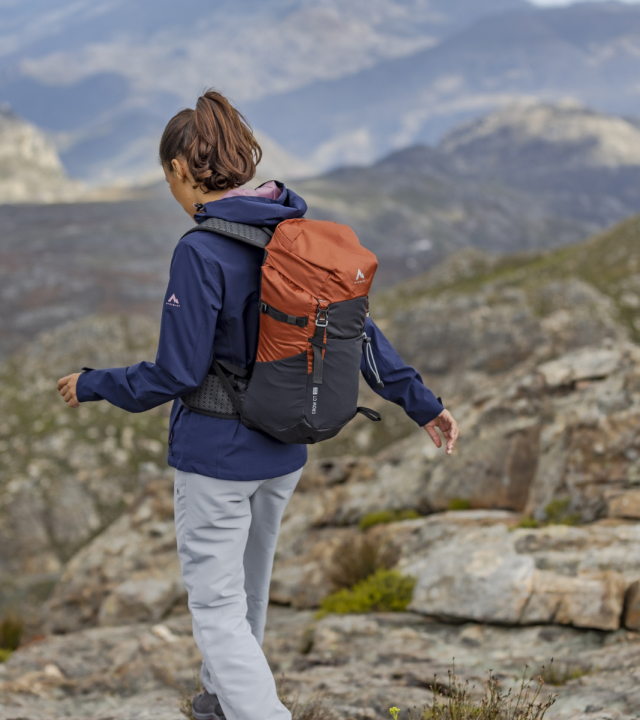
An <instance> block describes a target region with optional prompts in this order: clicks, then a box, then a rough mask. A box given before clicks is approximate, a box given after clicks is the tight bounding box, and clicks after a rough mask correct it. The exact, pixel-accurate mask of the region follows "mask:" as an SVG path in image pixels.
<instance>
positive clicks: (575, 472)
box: [45, 344, 640, 631]
mask: <svg viewBox="0 0 640 720" xmlns="http://www.w3.org/2000/svg"><path fill="white" fill-rule="evenodd" d="M638 378H640V350H638V348H637V347H636V346H634V345H630V344H621V345H615V346H611V347H609V348H595V349H588V348H587V349H582V350H579V351H576V352H572V353H568V354H567V355H564V356H562V357H561V358H559V359H557V360H554V361H551V362H546V363H542V364H540V365H538V366H534V367H532V368H529V369H528V370H527V371H524V370H523V369H522V368H519V369H517V370H516V371H514V372H513V373H512V374H511V376H510V377H509V378H508V381H507V382H505V378H501V379H500V382H499V383H498V384H497V385H496V384H494V385H491V384H490V383H489V382H487V384H486V385H484V386H482V387H480V388H479V389H478V395H477V396H474V395H471V396H470V397H469V398H468V399H467V402H466V404H465V405H461V406H460V409H459V412H460V417H461V421H462V436H463V438H464V442H461V443H460V446H459V449H458V450H457V452H456V454H455V455H454V456H453V457H447V456H445V455H444V454H443V453H442V452H441V451H440V452H438V451H437V449H436V448H435V446H434V445H433V444H432V443H431V441H430V439H429V438H428V436H427V434H426V433H424V432H423V431H418V432H417V433H415V434H414V435H411V436H409V437H408V438H406V439H405V440H402V441H400V442H399V443H396V444H393V445H391V446H389V447H388V448H386V449H384V450H382V451H381V452H380V453H379V454H378V455H377V456H375V457H374V458H371V459H368V458H357V457H351V458H349V457H343V458H340V459H336V460H333V461H330V460H318V461H314V462H311V463H310V464H309V465H308V466H307V468H306V469H305V472H304V474H303V477H302V479H301V482H300V486H299V488H298V489H297V491H296V493H295V494H294V496H293V498H292V499H291V501H290V503H289V505H288V507H287V510H286V512H285V515H284V518H283V522H282V529H281V534H280V539H279V544H278V551H277V556H276V562H275V567H274V574H273V584H272V599H273V600H274V601H277V602H279V603H285V604H292V605H293V606H295V607H300V608H308V607H317V606H318V605H319V603H320V601H321V600H322V598H323V597H324V596H326V595H327V594H328V593H329V592H330V590H331V582H330V577H331V570H332V565H333V563H334V561H335V555H336V553H337V552H339V551H340V547H341V546H343V544H344V543H351V544H353V543H354V542H357V538H358V537H360V536H361V531H360V530H359V529H358V523H359V522H360V521H361V520H362V519H363V518H366V516H367V515H370V514H372V513H378V512H380V511H389V510H407V509H413V510H417V511H418V512H420V513H422V514H425V515H426V517H424V518H422V519H416V520H409V521H404V522H396V523H392V524H388V525H378V526H376V527H373V528H372V529H371V530H369V531H367V532H368V534H369V535H370V536H371V537H372V538H374V539H375V540H376V541H377V542H378V543H379V544H380V545H381V546H382V547H387V548H389V549H390V550H393V551H394V557H395V563H396V567H397V568H399V569H402V570H403V572H406V573H408V574H411V575H413V576H415V577H416V578H417V584H416V588H415V593H414V600H413V604H412V608H413V609H414V610H416V611H418V612H421V613H424V614H426V615H429V616H436V617H445V618H448V619H455V620H456V621H460V620H474V621H478V622H488V623H507V624H512V625H516V624H523V625H527V624H565V625H573V626H575V627H587V628H595V629H600V630H616V629H618V628H620V627H621V626H624V625H625V624H627V625H628V626H630V627H635V626H636V625H637V619H634V618H635V615H634V612H637V611H636V610H634V608H635V607H636V604H637V600H634V598H635V595H634V593H636V592H637V591H635V590H634V589H633V588H634V587H637V585H635V583H637V582H638V581H640V562H639V561H638V560H637V558H638V557H640V525H639V524H637V522H636V521H637V520H640V517H638V515H637V508H638V494H639V491H638V490H637V489H635V487H636V486H635V483H636V482H637V479H636V472H637V471H636V464H637V451H636V450H635V448H636V447H637V446H638V445H640V440H639V439H638V437H639V435H638V434H639V433H640V393H639V392H638V390H637V388H636V386H637V384H638ZM141 492H142V495H141V499H138V500H137V501H135V502H134V504H133V505H132V507H131V508H130V509H128V510H127V511H126V512H125V514H124V515H122V516H121V517H120V519H119V520H117V522H116V523H114V524H113V525H112V526H111V527H110V528H109V529H108V530H107V531H106V532H104V533H102V534H101V535H100V536H98V538H96V539H95V540H94V541H92V542H91V543H90V544H89V545H88V546H87V547H85V548H84V549H83V550H81V551H80V553H78V554H77V555H75V556H74V557H73V559H72V560H71V561H70V562H69V563H68V564H67V566H66V568H65V571H64V574H63V576H62V579H61V581H60V582H59V583H58V585H57V587H56V589H55V592H54V594H53V597H52V599H51V600H50V601H49V604H48V605H47V608H46V612H45V616H46V618H47V623H48V627H49V628H50V629H54V630H57V631H70V630H76V629H79V628H82V627H86V626H91V625H95V624H102V625H106V624H113V623H116V622H125V621H126V622H135V621H158V620H160V619H161V618H162V617H165V616H166V615H167V614H168V613H169V612H170V611H171V609H172V607H173V606H174V605H176V603H178V604H180V602H183V601H184V591H183V588H182V585H181V582H180V579H179V568H178V565H177V560H176V558H175V551H174V549H175V538H174V535H173V528H172V525H171V515H172V505H171V495H170V480H169V479H165V480H164V481H162V480H158V481H157V482H152V481H151V480H149V479H148V480H147V481H146V485H145V487H144V489H143V490H142V491H141ZM456 502H457V503H458V504H460V503H461V502H462V503H463V505H464V506H466V507H469V508H470V510H469V511H467V512H464V511H461V512H453V513H451V512H446V510H447V508H449V507H452V506H455V504H456ZM523 516H531V519H530V521H528V522H527V524H535V523H536V522H540V523H542V524H543V526H542V527H540V528H537V529H536V528H527V527H522V528H519V527H517V526H518V525H519V524H520V520H521V519H522V517H523ZM547 522H548V523H550V524H549V525H545V523H547ZM578 523H580V525H578ZM627 596H628V598H629V599H628V602H627V610H626V611H625V597H627ZM625 613H626V615H628V617H629V620H628V621H627V620H626V619H625V618H626V616H625Z"/></svg>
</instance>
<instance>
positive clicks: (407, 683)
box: [0, 607, 640, 720]
mask: <svg viewBox="0 0 640 720" xmlns="http://www.w3.org/2000/svg"><path fill="white" fill-rule="evenodd" d="M265 651H266V653H267V656H268V658H269V662H270V664H271V667H272V669H273V670H274V673H275V674H276V676H277V677H279V678H281V677H284V678H286V679H287V680H288V681H289V684H290V687H292V689H293V690H295V691H297V692H299V694H300V699H301V700H302V701H304V700H307V699H309V698H310V697H311V696H312V695H313V694H315V693H320V694H322V695H323V696H324V698H325V700H326V702H327V704H328V705H329V707H330V708H331V709H332V711H333V713H334V714H335V717H336V718H337V717H340V718H345V719H346V718H354V719H357V720H360V719H363V718H368V719H372V720H373V718H386V717H389V714H388V710H389V708H390V707H392V706H394V705H395V706H398V707H400V708H402V709H403V711H405V710H406V709H407V708H409V707H412V706H414V705H417V706H422V705H424V704H426V703H427V702H428V701H429V700H430V698H431V697H432V690H431V687H432V684H433V681H434V675H437V676H438V677H439V678H441V679H443V680H445V681H446V676H447V671H448V669H449V668H450V667H451V666H452V663H453V661H454V658H455V667H456V671H457V673H458V674H459V675H460V676H461V677H462V678H463V679H464V680H467V679H468V680H470V682H471V684H473V685H475V686H476V692H475V694H476V695H477V694H479V693H480V688H481V686H482V684H483V682H484V680H485V679H486V677H487V670H489V669H492V670H493V671H494V673H495V674H496V675H497V676H498V678H499V679H500V682H501V685H502V686H503V687H504V688H505V689H506V688H508V687H512V686H514V685H516V684H517V681H518V678H519V677H520V676H521V675H522V673H523V672H524V671H525V666H527V665H528V666H529V670H528V671H527V676H528V677H529V676H531V675H535V674H536V673H538V672H540V670H541V667H542V665H546V666H547V667H548V666H549V661H550V659H551V658H552V657H553V658H554V666H555V667H557V668H558V675H557V678H556V682H560V683H562V684H561V685H559V686H554V685H551V684H545V686H544V690H543V694H544V696H545V697H546V696H547V695H548V694H556V693H557V694H558V699H557V702H556V704H555V705H554V706H553V707H552V709H551V711H550V712H549V714H548V717H549V718H572V719H574V720H578V718H582V719H584V720H586V719H587V718H589V719H591V720H599V719H602V720H605V719H606V720H614V719H615V720H617V719H622V718H628V717H640V670H639V669H638V666H639V662H638V661H639V660H640V635H638V634H637V633H634V632H629V631H626V630H622V631H618V632H615V633H606V632H599V631H594V630H578V629H574V628H566V627H557V626H555V627H554V626H539V625H534V626H530V627H526V628H518V629H514V628H508V627H500V626H492V625H486V624H481V623H464V624H458V625H450V624H444V623H440V622H436V621H434V620H432V619H429V618H425V617H423V616H422V615H419V614H415V613H390V614H372V615H344V616H335V615H331V616H327V617H325V618H324V619H322V620H314V618H313V614H312V613H311V612H310V611H295V610H292V609H290V608H282V607H271V608H270V615H269V622H268V626H267V634H266V638H265ZM199 662H200V656H199V653H198V651H197V648H196V647H195V644H194V642H193V640H192V638H191V623H190V619H189V616H188V615H179V616H175V617H170V618H168V619H167V620H165V621H163V623H162V624H149V623H143V624H134V625H128V626H126V627H116V628H113V627H109V628H94V629H89V630H82V631H79V632H76V633H72V634H69V635H64V636H50V637H48V638H46V639H42V640H38V641H34V642H32V643H31V644H29V645H27V646H26V647H24V648H23V649H21V650H20V651H19V652H17V653H15V654H14V656H13V657H12V658H11V660H10V661H9V662H8V663H6V664H5V665H1V666H0V697H1V698H2V706H1V707H0V718H1V719H2V720H19V719H20V718H22V719H25V720H26V719H27V718H28V719H29V720H53V719H54V718H55V719H56V720H57V719H58V718H63V717H65V718H69V719H70V720H72V719H75V718H77V719H78V720H79V719H80V718H83V719H84V718H92V720H137V719H138V718H156V719H157V720H179V719H180V718H181V717H182V715H181V714H180V710H179V705H180V701H181V693H183V692H187V693H188V692H191V691H192V690H193V688H194V676H195V674H196V673H197V669H198V667H199ZM552 667H553V666H552ZM572 676H573V677H574V679H568V678H570V677H572ZM403 717H406V714H405V712H403Z"/></svg>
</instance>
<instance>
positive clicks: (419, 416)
mask: <svg viewBox="0 0 640 720" xmlns="http://www.w3.org/2000/svg"><path fill="white" fill-rule="evenodd" d="M422 387H424V389H425V390H426V391H427V393H428V395H427V397H425V398H424V400H423V402H422V403H421V407H420V409H419V410H411V411H409V412H407V415H408V416H409V417H410V418H411V419H412V420H413V421H414V422H416V423H417V424H418V425H420V427H424V426H425V425H427V424H428V423H430V422H431V421H432V420H433V419H434V418H437V417H438V415H440V413H441V412H442V411H443V410H444V405H443V404H442V398H436V397H435V395H434V394H433V393H432V392H431V391H430V390H429V389H428V388H427V387H425V386H424V385H423V386H422Z"/></svg>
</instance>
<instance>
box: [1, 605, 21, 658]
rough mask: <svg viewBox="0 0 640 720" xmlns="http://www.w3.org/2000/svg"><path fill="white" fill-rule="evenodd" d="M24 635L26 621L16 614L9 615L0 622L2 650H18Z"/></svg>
mask: <svg viewBox="0 0 640 720" xmlns="http://www.w3.org/2000/svg"><path fill="white" fill-rule="evenodd" d="M23 633H24V620H23V619H22V618H20V617H18V616H17V615H15V614H14V613H8V614H7V615H5V616H4V618H3V619H2V622H0V649H2V650H9V651H13V650H17V649H18V646H19V645H20V640H22V635H23Z"/></svg>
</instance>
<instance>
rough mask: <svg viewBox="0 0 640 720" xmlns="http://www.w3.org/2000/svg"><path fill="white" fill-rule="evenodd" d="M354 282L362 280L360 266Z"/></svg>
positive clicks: (362, 275) (362, 274)
mask: <svg viewBox="0 0 640 720" xmlns="http://www.w3.org/2000/svg"><path fill="white" fill-rule="evenodd" d="M355 282H357V283H361V282H364V273H363V272H362V270H360V268H358V274H357V275H356V279H355Z"/></svg>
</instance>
